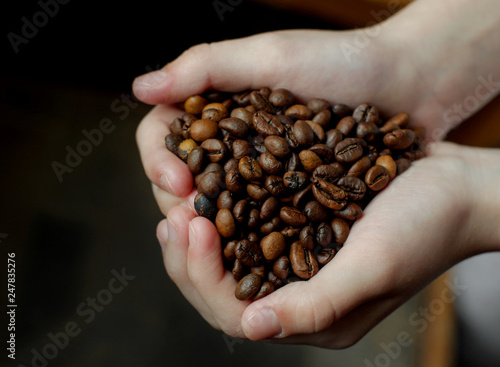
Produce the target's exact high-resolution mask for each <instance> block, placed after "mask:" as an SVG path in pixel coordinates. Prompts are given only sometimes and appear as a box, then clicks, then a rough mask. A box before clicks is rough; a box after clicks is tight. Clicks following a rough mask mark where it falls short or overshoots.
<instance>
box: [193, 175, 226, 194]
mask: <svg viewBox="0 0 500 367" xmlns="http://www.w3.org/2000/svg"><path fill="white" fill-rule="evenodd" d="M224 186H225V185H224V178H223V177H222V175H221V174H220V172H208V173H205V174H204V175H203V177H202V178H201V180H200V182H199V184H198V187H197V189H198V191H199V192H201V193H203V194H205V195H206V196H207V197H209V198H210V199H213V198H215V197H217V195H219V193H220V192H221V191H223V190H224Z"/></svg>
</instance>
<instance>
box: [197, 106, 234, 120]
mask: <svg viewBox="0 0 500 367" xmlns="http://www.w3.org/2000/svg"><path fill="white" fill-rule="evenodd" d="M228 116H229V113H228V111H227V107H226V106H224V105H223V104H222V103H217V102H215V103H209V104H207V105H206V106H205V107H203V111H202V113H201V118H202V119H204V120H205V119H208V120H213V121H215V122H219V121H220V120H222V119H224V118H226V117H228Z"/></svg>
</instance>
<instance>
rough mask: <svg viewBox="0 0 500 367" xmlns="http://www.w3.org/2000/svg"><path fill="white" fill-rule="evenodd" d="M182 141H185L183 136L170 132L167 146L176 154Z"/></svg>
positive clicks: (166, 140)
mask: <svg viewBox="0 0 500 367" xmlns="http://www.w3.org/2000/svg"><path fill="white" fill-rule="evenodd" d="M182 141H183V138H182V136H180V135H175V134H169V135H167V136H166V137H165V146H166V147H167V149H168V150H170V151H171V152H172V153H174V154H175V155H178V154H177V151H178V150H179V145H180V144H181V143H182Z"/></svg>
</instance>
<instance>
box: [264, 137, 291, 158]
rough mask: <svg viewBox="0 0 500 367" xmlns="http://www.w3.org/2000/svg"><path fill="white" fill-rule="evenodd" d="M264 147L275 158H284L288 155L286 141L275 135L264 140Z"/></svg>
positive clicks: (288, 150)
mask: <svg viewBox="0 0 500 367" xmlns="http://www.w3.org/2000/svg"><path fill="white" fill-rule="evenodd" d="M264 146H265V147H266V149H267V151H268V152H269V153H271V154H272V155H274V156H275V157H276V158H285V157H286V156H287V155H288V154H290V148H289V147H288V143H287V142H286V140H285V139H284V138H282V137H280V136H277V135H271V136H268V137H266V138H265V139H264Z"/></svg>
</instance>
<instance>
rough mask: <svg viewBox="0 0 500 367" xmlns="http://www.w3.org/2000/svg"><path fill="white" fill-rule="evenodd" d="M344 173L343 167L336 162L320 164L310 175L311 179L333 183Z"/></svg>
mask: <svg viewBox="0 0 500 367" xmlns="http://www.w3.org/2000/svg"><path fill="white" fill-rule="evenodd" d="M344 172H345V168H344V166H342V165H340V164H339V163H337V162H335V163H333V164H322V165H321V166H318V167H316V169H315V170H314V172H313V174H312V177H313V179H314V178H322V179H324V180H326V181H328V182H331V183H335V182H337V180H338V179H339V178H340V177H342V175H343V174H344Z"/></svg>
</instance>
